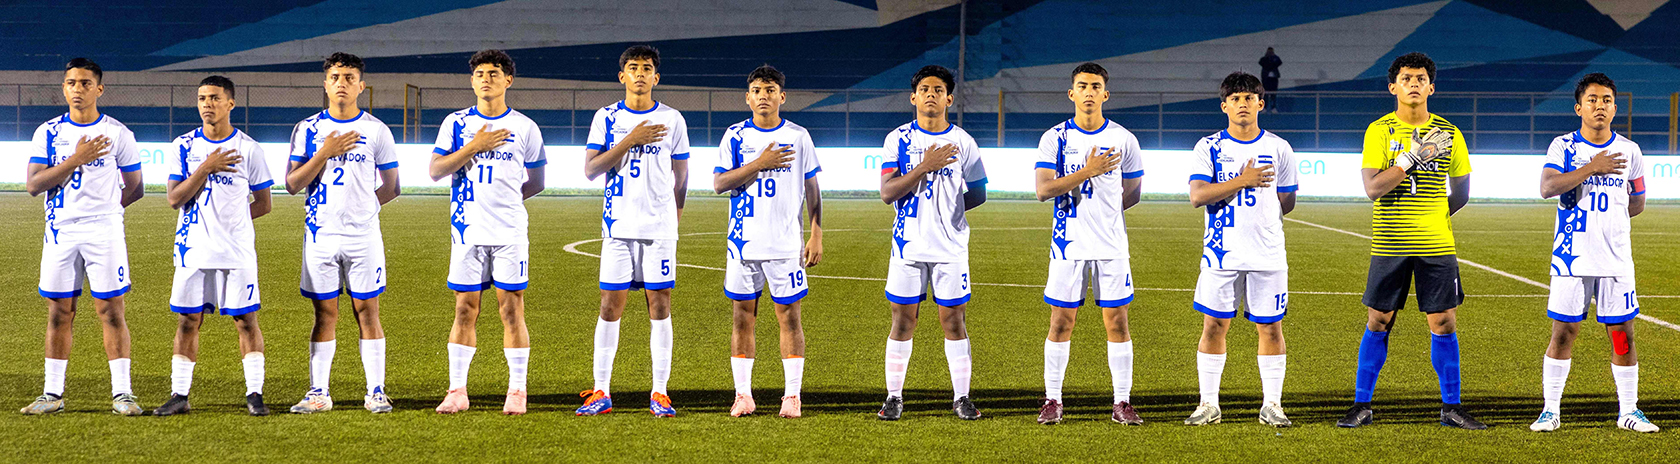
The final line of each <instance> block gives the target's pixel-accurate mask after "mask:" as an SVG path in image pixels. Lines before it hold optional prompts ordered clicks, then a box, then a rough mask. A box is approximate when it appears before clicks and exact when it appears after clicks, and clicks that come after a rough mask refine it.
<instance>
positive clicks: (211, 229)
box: [169, 128, 274, 269]
mask: <svg viewBox="0 0 1680 464" xmlns="http://www.w3.org/2000/svg"><path fill="white" fill-rule="evenodd" d="M175 149H176V152H177V153H178V154H179V156H178V158H177V161H176V166H177V167H176V169H175V172H173V173H170V174H169V180H173V181H183V180H186V179H187V177H190V176H192V173H194V172H196V171H198V166H199V165H200V164H203V163H204V159H205V158H206V157H207V156H209V155H210V153H211V152H214V151H216V150H219V149H228V150H233V153H232V154H230V156H232V155H239V156H241V157H243V159H241V160H240V161H239V164H235V165H233V169H234V172H222V173H215V174H210V177H209V178H208V179H206V180H205V181H204V190H203V191H201V192H199V193H198V196H196V197H194V198H193V200H192V202H191V203H187V204H186V205H185V206H182V207H181V215H180V220H179V221H178V222H177V223H176V224H177V226H178V227H177V229H175V265H176V266H177V267H183V268H192V269H252V268H256V267H257V248H256V247H257V234H256V229H255V228H253V227H252V226H251V202H250V201H249V200H247V199H246V198H247V197H248V196H250V195H251V192H255V191H258V190H263V189H267V188H269V187H271V186H273V185H274V179H273V178H272V177H270V176H269V173H268V163H267V162H266V160H264V159H263V151H262V146H261V145H258V144H257V141H256V140H252V139H251V137H250V136H248V135H245V132H244V131H241V130H239V129H234V130H233V134H230V135H228V136H227V137H225V138H222V139H221V140H210V139H209V138H206V137H205V136H204V129H203V128H199V129H194V130H193V131H192V132H188V133H186V134H185V135H182V136H180V137H176V138H175Z"/></svg>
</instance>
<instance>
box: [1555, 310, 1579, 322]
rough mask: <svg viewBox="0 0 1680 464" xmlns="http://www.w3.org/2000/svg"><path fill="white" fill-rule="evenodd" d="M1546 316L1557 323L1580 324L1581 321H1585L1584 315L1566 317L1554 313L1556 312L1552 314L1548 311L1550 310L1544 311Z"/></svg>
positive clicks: (1565, 315)
mask: <svg viewBox="0 0 1680 464" xmlns="http://www.w3.org/2000/svg"><path fill="white" fill-rule="evenodd" d="M1546 315H1547V316H1551V317H1552V320H1554V321H1558V322H1581V320H1582V319H1586V315H1585V314H1582V315H1580V316H1570V315H1567V314H1559V313H1556V312H1552V310H1550V309H1548V310H1546Z"/></svg>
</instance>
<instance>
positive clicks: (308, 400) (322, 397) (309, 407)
mask: <svg viewBox="0 0 1680 464" xmlns="http://www.w3.org/2000/svg"><path fill="white" fill-rule="evenodd" d="M331 410H332V396H331V395H328V394H327V391H326V390H322V389H319V388H311V389H309V393H305V394H303V401H298V404H295V405H292V414H314V413H318V412H327V411H331Z"/></svg>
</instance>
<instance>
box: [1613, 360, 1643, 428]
mask: <svg viewBox="0 0 1680 464" xmlns="http://www.w3.org/2000/svg"><path fill="white" fill-rule="evenodd" d="M1610 375H1611V376H1613V377H1615V378H1616V402H1617V403H1618V404H1619V405H1620V406H1621V412H1619V413H1617V415H1619V416H1625V415H1628V414H1633V411H1635V410H1638V409H1639V365H1638V364H1635V365H1632V366H1617V365H1615V364H1611V365H1610Z"/></svg>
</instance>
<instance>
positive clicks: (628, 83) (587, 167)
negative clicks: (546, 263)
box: [577, 45, 688, 417]
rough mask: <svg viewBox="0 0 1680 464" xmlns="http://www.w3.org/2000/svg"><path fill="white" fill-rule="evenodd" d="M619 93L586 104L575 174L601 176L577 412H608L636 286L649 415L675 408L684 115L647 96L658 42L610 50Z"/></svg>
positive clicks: (655, 73) (656, 64)
mask: <svg viewBox="0 0 1680 464" xmlns="http://www.w3.org/2000/svg"><path fill="white" fill-rule="evenodd" d="M618 82H619V83H621V84H624V100H621V101H619V102H618V103H614V104H612V105H609V106H607V107H605V108H601V109H600V110H599V111H596V112H595V118H594V121H592V122H591V123H590V125H589V141H588V145H587V146H586V148H585V149H584V163H583V170H584V174H585V175H587V176H588V177H589V178H590V179H591V180H593V179H595V178H596V177H599V176H601V175H603V174H604V175H606V192H605V194H604V195H603V197H604V199H603V202H602V206H601V237H602V240H601V272H600V282H601V313H600V317H599V318H598V319H597V320H596V321H595V359H594V373H595V386H594V387H593V388H590V389H589V390H585V391H583V393H581V394H580V395H579V396H582V397H584V398H585V399H584V404H583V406H582V407H579V408H578V409H577V415H580V416H593V415H597V414H603V413H607V412H610V411H612V388H611V387H612V366H613V359H614V358H615V357H617V356H618V323H619V318H621V317H623V316H624V304H625V301H626V300H628V299H629V297H630V290H632V289H638V288H639V289H644V290H645V297H646V298H647V306H648V320H649V321H650V322H649V323H650V324H651V325H652V326H653V327H652V329H651V330H652V332H651V334H650V336H649V337H648V338H649V340H648V345H649V348H650V351H651V353H652V358H653V392H652V393H651V394H650V395H649V399H648V410H649V411H650V412H652V413H653V415H654V416H655V417H672V416H675V415H676V414H677V410H676V408H673V407H672V406H671V397H670V396H669V395H668V391H667V390H666V383H667V382H668V381H670V379H671V343H672V336H671V288H672V287H675V286H676V285H677V220H679V219H681V218H682V209H683V201H684V200H686V199H687V197H688V123H687V122H685V121H683V116H682V113H680V112H677V110H676V109H675V108H671V107H670V106H666V105H664V104H661V103H659V102H658V101H657V100H654V99H653V87H654V86H656V85H659V50H656V49H654V48H653V47H650V46H647V45H636V46H632V47H630V48H628V49H625V50H624V53H623V54H620V55H619V56H618Z"/></svg>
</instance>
